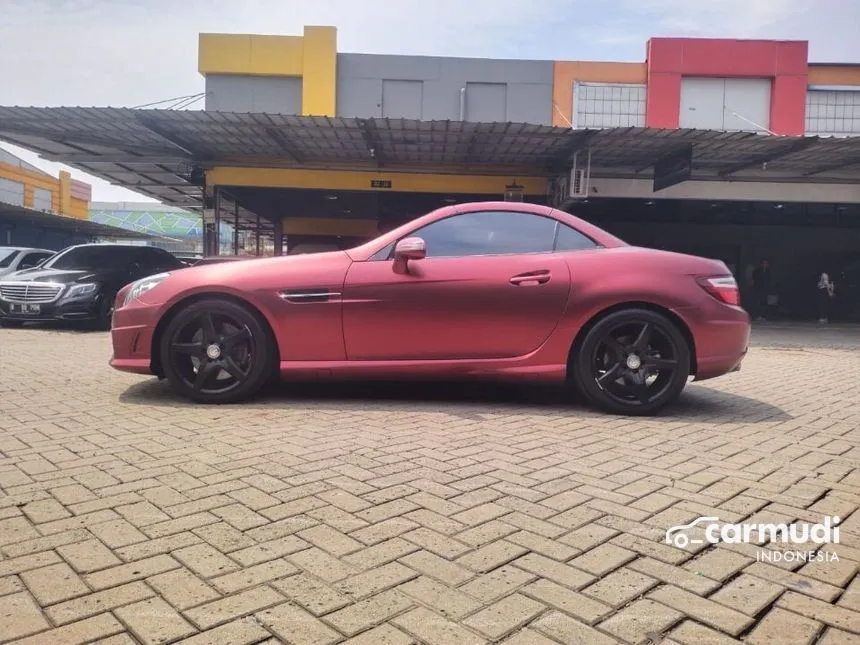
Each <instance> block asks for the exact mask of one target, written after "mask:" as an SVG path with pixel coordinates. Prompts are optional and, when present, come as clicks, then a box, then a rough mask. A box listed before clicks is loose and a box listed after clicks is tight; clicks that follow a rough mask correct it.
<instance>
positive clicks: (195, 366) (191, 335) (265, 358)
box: [160, 299, 276, 403]
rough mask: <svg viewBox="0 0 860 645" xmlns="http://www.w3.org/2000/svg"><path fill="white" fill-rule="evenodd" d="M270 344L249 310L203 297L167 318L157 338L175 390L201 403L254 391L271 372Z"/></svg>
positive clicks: (245, 395) (227, 400)
mask: <svg viewBox="0 0 860 645" xmlns="http://www.w3.org/2000/svg"><path fill="white" fill-rule="evenodd" d="M273 343H274V340H273V339H272V338H271V335H270V334H269V333H268V331H267V327H266V326H265V323H264V322H262V321H261V320H260V318H259V316H257V315H256V314H255V313H254V312H252V311H251V310H249V309H247V308H245V307H243V306H241V305H239V304H236V303H234V302H231V301H228V300H219V299H208V300H203V301H198V302H194V303H192V304H190V305H188V306H187V307H185V308H184V309H182V310H181V311H180V312H179V313H178V314H177V315H176V316H174V318H173V319H172V320H171V321H170V323H169V324H168V326H167V328H166V329H165V331H164V334H163V335H162V338H161V348H160V351H161V365H162V369H163V370H164V375H165V376H166V377H167V380H168V381H169V382H170V385H171V386H172V387H173V389H174V390H175V391H176V392H177V393H178V394H180V395H182V396H184V397H186V398H189V399H191V400H193V401H198V402H200V403H234V402H237V401H240V400H243V399H246V398H249V397H251V396H253V395H255V394H256V393H257V392H259V390H260V389H261V388H262V387H263V385H264V384H265V383H266V381H267V380H268V379H269V378H270V377H271V376H272V374H273V372H274V367H275V364H274V356H275V355H276V352H275V351H274V346H273Z"/></svg>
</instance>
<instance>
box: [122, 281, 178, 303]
mask: <svg viewBox="0 0 860 645" xmlns="http://www.w3.org/2000/svg"><path fill="white" fill-rule="evenodd" d="M168 276H170V274H169V273H159V274H157V275H151V276H149V277H148V278H144V279H143V280H138V281H137V282H135V283H134V284H133V285H132V287H131V290H129V292H128V293H127V294H126V296H125V302H123V303H122V306H123V307H125V306H126V305H128V304H130V303H132V302H134V301H135V300H137V299H138V298H140V297H141V296H142V295H143V294H145V293H146V292H147V291H149V290H150V289H153V288H155V287H157V286H158V285H159V284H161V283H162V282H164V281H165V280H166V279H167V278H168Z"/></svg>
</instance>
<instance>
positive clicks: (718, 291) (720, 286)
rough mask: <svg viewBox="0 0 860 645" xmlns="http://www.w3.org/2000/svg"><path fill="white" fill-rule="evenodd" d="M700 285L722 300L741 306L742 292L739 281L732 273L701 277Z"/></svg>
mask: <svg viewBox="0 0 860 645" xmlns="http://www.w3.org/2000/svg"><path fill="white" fill-rule="evenodd" d="M697 282H698V283H699V286H701V287H702V289H704V290H705V291H707V292H708V293H709V294H711V295H712V296H713V297H714V298H716V299H717V300H719V301H720V302H724V303H726V304H727V305H736V306H740V304H741V292H740V289H738V283H737V281H736V280H735V279H734V278H733V277H732V276H730V275H727V276H718V277H714V278H699V279H698V280H697Z"/></svg>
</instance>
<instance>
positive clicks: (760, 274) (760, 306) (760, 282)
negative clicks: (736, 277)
mask: <svg viewBox="0 0 860 645" xmlns="http://www.w3.org/2000/svg"><path fill="white" fill-rule="evenodd" d="M752 283H753V301H754V302H755V306H756V313H757V319H758V320H764V319H765V317H764V314H765V313H767V297H768V296H769V295H770V286H771V278H770V262H768V261H767V260H762V261H761V264H759V266H757V267H756V268H755V270H754V271H753V274H752Z"/></svg>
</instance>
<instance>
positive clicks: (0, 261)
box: [0, 249, 21, 269]
mask: <svg viewBox="0 0 860 645" xmlns="http://www.w3.org/2000/svg"><path fill="white" fill-rule="evenodd" d="M0 251H3V249H0ZM20 253H21V251H12V252H11V253H10V254H9V255H5V256H3V257H0V269H6V268H8V267H10V266H12V263H13V262H14V261H15V258H17V257H18V255H19V254H20Z"/></svg>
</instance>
